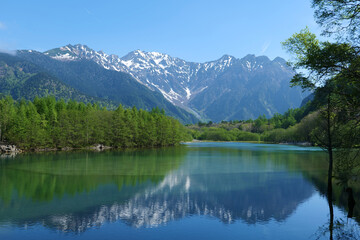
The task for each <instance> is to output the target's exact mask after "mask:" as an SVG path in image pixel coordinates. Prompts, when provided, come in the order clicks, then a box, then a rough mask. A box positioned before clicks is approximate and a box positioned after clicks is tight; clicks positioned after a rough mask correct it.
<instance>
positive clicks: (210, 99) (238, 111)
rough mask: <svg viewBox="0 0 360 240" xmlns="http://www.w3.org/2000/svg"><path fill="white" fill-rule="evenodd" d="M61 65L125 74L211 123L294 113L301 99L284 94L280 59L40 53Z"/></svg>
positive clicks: (75, 49) (76, 50)
mask: <svg viewBox="0 0 360 240" xmlns="http://www.w3.org/2000/svg"><path fill="white" fill-rule="evenodd" d="M44 54H45V55H47V56H49V57H51V58H53V59H55V60H60V61H62V62H74V61H79V60H83V59H87V60H91V61H93V62H95V63H97V64H99V65H101V66H102V67H103V68H105V69H110V70H115V71H119V72H125V73H128V74H130V75H131V76H133V77H134V78H135V79H136V80H137V81H139V82H140V83H142V84H143V85H145V86H147V87H148V88H150V89H152V90H157V91H159V92H160V93H161V94H162V95H163V96H164V97H165V98H166V99H167V100H168V101H170V102H171V103H173V104H174V105H176V106H180V107H182V108H185V109H187V110H190V111H193V112H196V113H197V114H198V115H199V116H202V117H203V118H204V119H209V120H213V121H221V120H232V119H247V118H256V117H258V116H259V115H261V114H265V115H266V116H272V115H273V114H274V113H276V112H279V113H283V112H284V111H286V110H287V109H288V108H294V107H299V106H300V104H301V101H302V99H303V98H304V96H306V95H307V93H302V91H301V89H300V88H290V84H289V82H290V79H291V77H292V76H293V75H294V72H293V70H292V69H291V68H290V67H289V66H287V64H286V62H285V60H284V59H282V58H275V59H274V60H270V59H269V58H267V57H265V56H259V57H255V56H254V55H247V56H246V57H244V58H241V59H238V58H235V57H233V56H229V55H224V56H223V57H221V58H220V59H218V60H215V61H211V62H206V63H194V62H187V61H185V60H182V59H179V58H174V57H171V56H169V55H167V54H162V53H158V52H145V51H140V50H136V51H133V52H130V53H129V54H127V55H126V56H124V57H121V58H120V57H118V56H116V55H108V54H106V53H104V52H102V51H99V52H97V51H95V50H93V49H91V48H89V47H87V46H85V45H80V44H77V45H67V46H64V47H60V48H55V49H52V50H49V51H47V52H45V53H44Z"/></svg>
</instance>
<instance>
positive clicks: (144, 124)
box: [0, 97, 191, 149]
mask: <svg viewBox="0 0 360 240" xmlns="http://www.w3.org/2000/svg"><path fill="white" fill-rule="evenodd" d="M186 134H187V131H186V129H185V128H184V126H183V125H182V124H181V123H180V122H179V121H178V120H176V119H174V118H171V117H168V116H166V115H165V113H164V111H163V110H159V109H158V108H155V109H153V110H152V111H150V112H148V111H145V110H141V109H140V110H138V109H136V108H135V107H133V108H129V109H128V108H123V107H122V106H121V105H120V106H119V107H118V108H117V109H116V110H114V111H108V110H106V108H100V107H99V106H98V105H97V104H90V103H89V104H86V105H85V104H84V103H81V102H80V103H79V102H76V101H72V100H70V101H68V102H65V101H64V100H58V101H57V100H55V98H54V97H46V98H35V99H34V100H33V101H32V102H31V101H25V100H21V101H14V100H13V99H12V98H11V97H5V98H2V99H1V100H0V140H1V141H6V142H8V143H12V144H15V145H17V146H18V147H20V148H22V149H35V148H64V147H71V148H82V147H88V146H91V145H94V144H104V145H106V146H111V147H117V148H135V147H158V146H170V145H176V144H178V143H179V142H180V141H182V140H185V139H186V137H189V136H187V135H186ZM190 138H191V137H190Z"/></svg>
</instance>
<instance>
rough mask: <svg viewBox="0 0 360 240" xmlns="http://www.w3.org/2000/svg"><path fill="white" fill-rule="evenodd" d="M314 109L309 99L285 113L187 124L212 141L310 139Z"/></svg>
mask: <svg viewBox="0 0 360 240" xmlns="http://www.w3.org/2000/svg"><path fill="white" fill-rule="evenodd" d="M317 115H318V114H317V112H316V109H315V107H314V106H313V105H312V104H311V103H310V102H309V103H308V104H306V105H304V106H303V107H301V108H296V109H289V110H288V111H286V112H285V113H284V114H275V115H274V116H273V117H272V118H269V119H267V118H266V117H265V115H262V116H259V117H258V118H257V119H255V120H252V119H249V120H246V121H242V120H233V121H222V122H220V123H213V122H208V123H203V122H199V123H198V124H196V125H188V126H187V127H188V129H189V130H190V132H191V134H192V136H193V138H195V139H198V140H211V141H265V142H274V143H279V142H312V135H311V132H312V130H313V129H315V128H316V124H317V119H318V118H317Z"/></svg>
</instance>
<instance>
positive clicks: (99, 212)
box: [0, 143, 359, 240]
mask: <svg viewBox="0 0 360 240" xmlns="http://www.w3.org/2000/svg"><path fill="white" fill-rule="evenodd" d="M326 170H327V162H326V155H325V154H324V153H323V152H322V151H321V150H320V149H317V148H303V147H297V146H285V145H267V144H250V143H190V144H185V145H183V146H180V147H174V148H166V149H154V150H138V151H110V152H101V153H93V152H75V153H74V152H71V153H51V154H50V153H49V154H25V155H18V156H16V157H15V158H3V159H1V160H0V239H187V240H190V239H316V237H318V236H322V235H321V234H322V233H324V234H325V235H324V236H322V237H321V238H320V239H329V235H328V232H327V229H328V228H327V226H328V221H329V207H328V204H327V201H326V198H325V196H324V194H325V193H326ZM342 191H343V190H342V189H341V188H340V187H339V188H338V189H335V191H334V192H335V194H334V195H335V196H334V198H335V199H336V205H335V219H337V220H341V221H342V220H344V221H345V223H346V225H344V226H342V227H344V228H347V229H349V228H351V227H355V228H357V227H358V225H357V220H356V219H347V207H346V203H347V202H346V198H344V197H343V195H344V194H343V193H342ZM358 212H359V211H358V209H357V208H355V213H354V215H355V217H356V216H358Z"/></svg>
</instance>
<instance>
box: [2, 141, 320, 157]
mask: <svg viewBox="0 0 360 240" xmlns="http://www.w3.org/2000/svg"><path fill="white" fill-rule="evenodd" d="M221 142H222V143H226V142H228V143H257V144H279V145H294V146H301V147H313V146H314V145H313V144H312V143H310V142H281V143H274V142H265V141H212V140H197V139H194V140H192V141H184V142H180V143H179V144H180V145H181V144H189V143H221ZM173 146H176V145H172V146H160V147H132V148H117V147H110V146H105V145H103V144H95V145H93V146H88V147H79V148H74V147H63V148H35V149H25V150H24V149H19V148H17V146H16V145H11V144H4V143H2V144H0V156H14V155H17V154H20V153H41V152H47V153H48V152H71V151H82V150H84V151H95V152H102V151H106V150H127V149H133V150H134V149H155V148H163V147H173Z"/></svg>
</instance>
